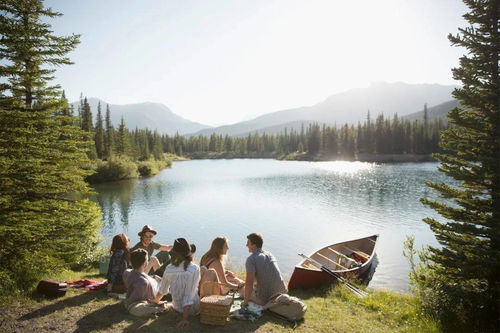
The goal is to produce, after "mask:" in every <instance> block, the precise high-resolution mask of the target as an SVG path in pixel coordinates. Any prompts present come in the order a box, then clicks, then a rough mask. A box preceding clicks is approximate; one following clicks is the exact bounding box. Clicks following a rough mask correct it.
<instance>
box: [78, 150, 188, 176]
mask: <svg viewBox="0 0 500 333" xmlns="http://www.w3.org/2000/svg"><path fill="white" fill-rule="evenodd" d="M188 160H189V158H187V157H184V156H178V155H175V154H169V153H165V154H164V157H163V159H162V160H155V159H149V160H146V161H132V160H131V159H129V158H126V157H115V158H113V159H111V160H109V161H101V160H97V161H96V162H95V164H93V165H92V166H91V167H90V168H91V169H92V170H94V173H93V174H92V175H90V176H88V177H87V178H86V181H87V182H88V183H89V184H101V183H107V182H115V181H119V180H125V179H136V178H143V177H150V176H154V175H157V174H158V173H159V172H160V171H162V170H164V169H168V168H171V167H172V162H174V161H175V162H179V161H188Z"/></svg>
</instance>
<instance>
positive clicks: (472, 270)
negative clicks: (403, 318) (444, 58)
mask: <svg viewBox="0 0 500 333" xmlns="http://www.w3.org/2000/svg"><path fill="white" fill-rule="evenodd" d="M464 3H465V4H466V5H467V6H468V8H469V12H468V13H467V14H465V15H464V18H465V19H466V20H467V21H468V23H469V24H470V26H469V27H468V28H465V29H459V33H458V34H456V35H451V34H450V36H449V39H450V41H451V43H452V44H453V45H455V46H460V47H463V48H465V49H466V50H467V51H468V53H467V54H466V55H464V56H462V57H461V58H460V65H459V67H457V68H454V69H453V77H454V78H455V79H456V80H460V81H462V84H463V86H462V87H461V88H458V89H456V90H455V91H454V93H453V95H454V97H455V98H457V99H458V100H459V101H460V105H461V106H460V107H459V108H456V109H453V110H452V111H450V113H449V114H448V117H449V119H450V122H451V123H452V124H453V125H452V126H451V127H450V128H449V129H448V130H446V131H445V132H444V134H443V136H442V142H441V145H442V148H443V149H444V150H445V153H442V154H439V155H437V158H438V159H439V160H440V162H441V165H440V167H439V169H440V171H441V172H443V173H444V174H446V175H447V176H449V177H452V178H454V179H455V180H456V182H457V186H452V185H446V184H444V183H429V184H428V185H429V186H430V187H431V188H433V189H435V190H436V191H437V192H438V193H439V194H440V196H441V197H442V198H445V199H448V200H451V201H452V203H447V202H443V201H436V200H430V199H422V201H423V202H424V203H425V204H426V205H428V206H430V207H432V208H433V209H435V210H436V211H437V212H438V213H439V214H440V215H441V216H442V217H444V218H445V220H444V221H438V220H437V219H434V218H426V219H424V221H425V222H426V223H427V224H429V226H430V227H431V229H432V231H433V232H434V233H435V235H436V239H437V240H438V242H439V243H440V244H441V247H439V248H438V247H431V248H430V257H429V259H430V262H429V264H428V267H429V269H430V270H431V271H433V272H434V273H435V274H436V276H438V277H441V280H440V283H439V284H437V285H435V286H432V288H440V291H441V292H442V293H441V295H442V296H441V297H446V298H447V299H449V300H450V303H451V304H453V308H452V309H453V310H455V311H457V312H458V311H459V310H460V309H461V311H462V312H460V313H454V314H453V315H454V317H453V318H452V320H450V322H455V323H458V325H461V326H462V328H464V327H465V328H466V329H467V330H469V331H472V330H474V331H485V332H486V331H488V332H489V331H491V332H493V331H495V332H500V79H499V52H500V33H499V19H500V8H499V1H495V0H480V1H477V0H474V1H473V0H465V1H464ZM453 310H451V309H449V311H451V312H453Z"/></svg>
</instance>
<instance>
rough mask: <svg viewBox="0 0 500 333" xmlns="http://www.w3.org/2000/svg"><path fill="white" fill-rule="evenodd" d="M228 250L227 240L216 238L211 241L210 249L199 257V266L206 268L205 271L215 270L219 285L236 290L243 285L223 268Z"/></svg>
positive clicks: (221, 237)
mask: <svg viewBox="0 0 500 333" xmlns="http://www.w3.org/2000/svg"><path fill="white" fill-rule="evenodd" d="M228 250H229V246H228V242H227V238H226V237H224V236H219V237H216V238H215V239H214V240H213V241H212V245H211V246H210V249H209V250H208V251H207V253H205V254H204V255H203V256H202V257H201V260H200V266H204V267H206V269H207V270H211V269H213V270H215V272H216V273H217V278H218V280H219V283H220V284H221V285H222V286H223V287H225V288H226V289H234V290H238V289H240V288H241V287H243V286H244V285H245V283H244V282H243V280H240V279H238V278H237V277H236V276H235V275H234V273H233V272H231V271H228V270H226V269H225V268H224V259H225V256H226V255H227V251H228ZM202 282H203V281H202Z"/></svg>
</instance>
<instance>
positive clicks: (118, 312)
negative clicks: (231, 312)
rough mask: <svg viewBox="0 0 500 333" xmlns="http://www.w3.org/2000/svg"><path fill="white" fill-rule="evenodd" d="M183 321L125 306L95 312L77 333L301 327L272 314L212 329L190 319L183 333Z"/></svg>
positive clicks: (172, 314) (244, 331) (171, 314)
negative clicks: (141, 314)
mask: <svg viewBox="0 0 500 333" xmlns="http://www.w3.org/2000/svg"><path fill="white" fill-rule="evenodd" d="M180 320H181V314H179V313H177V312H175V311H171V312H168V313H163V314H160V315H158V316H157V317H150V318H138V317H134V316H132V315H130V314H128V313H127V312H126V310H125V309H124V308H123V306H122V304H120V303H117V304H112V305H108V306H105V307H103V308H101V309H99V310H97V311H94V312H92V313H90V314H88V315H86V316H84V317H82V318H80V319H79V320H78V321H77V323H76V324H77V326H78V328H77V329H76V330H75V331H74V333H87V332H93V331H105V330H108V329H110V328H111V327H112V326H114V325H115V324H118V326H119V327H114V329H116V330H120V331H121V332H128V333H131V332H151V333H153V332H178V331H182V332H234V333H247V332H254V331H256V330H257V329H258V328H259V327H260V326H262V325H265V324H267V323H273V324H275V325H278V326H280V327H281V328H294V327H295V326H298V325H300V324H301V323H298V324H294V323H290V322H288V321H286V320H283V319H280V318H276V317H274V316H272V315H270V314H268V313H264V315H263V316H262V317H261V318H259V319H258V320H256V321H255V322H251V321H238V320H230V321H228V322H227V324H226V325H225V326H210V325H204V324H201V323H200V317H199V316H196V317H190V318H189V322H190V325H189V326H188V327H187V328H185V329H182V330H179V329H177V328H176V325H177V323H178V322H179V321H180Z"/></svg>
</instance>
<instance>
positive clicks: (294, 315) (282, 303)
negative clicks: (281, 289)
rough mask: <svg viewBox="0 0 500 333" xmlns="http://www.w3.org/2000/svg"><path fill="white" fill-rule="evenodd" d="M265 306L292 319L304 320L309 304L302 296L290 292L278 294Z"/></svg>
mask: <svg viewBox="0 0 500 333" xmlns="http://www.w3.org/2000/svg"><path fill="white" fill-rule="evenodd" d="M264 308H265V309H267V310H269V311H271V312H273V313H275V314H278V315H279V316H281V317H284V318H286V319H288V320H292V321H297V320H302V319H303V318H304V314H305V313H306V311H307V305H306V304H305V303H304V302H303V301H302V300H301V299H300V298H298V297H294V296H290V295H288V294H280V295H278V296H277V297H276V298H274V299H273V300H271V301H270V302H269V303H267V304H266V305H265V306H264Z"/></svg>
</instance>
